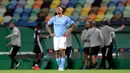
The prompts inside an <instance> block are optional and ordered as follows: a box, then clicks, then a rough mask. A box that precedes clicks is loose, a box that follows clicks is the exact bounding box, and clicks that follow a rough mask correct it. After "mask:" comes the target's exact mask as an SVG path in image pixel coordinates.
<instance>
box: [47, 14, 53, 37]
mask: <svg viewBox="0 0 130 73" xmlns="http://www.w3.org/2000/svg"><path fill="white" fill-rule="evenodd" d="M53 21H54V17H52V18H51V19H50V20H49V21H48V23H47V24H46V29H47V31H48V32H49V34H50V35H51V36H54V34H53V33H52V31H51V28H50V25H52V23H53Z"/></svg>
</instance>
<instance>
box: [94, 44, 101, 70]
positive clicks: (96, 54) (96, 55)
mask: <svg viewBox="0 0 130 73" xmlns="http://www.w3.org/2000/svg"><path fill="white" fill-rule="evenodd" d="M99 50H100V46H97V47H96V49H95V58H96V69H97V68H98V53H99Z"/></svg>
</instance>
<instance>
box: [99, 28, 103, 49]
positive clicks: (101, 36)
mask: <svg viewBox="0 0 130 73" xmlns="http://www.w3.org/2000/svg"><path fill="white" fill-rule="evenodd" d="M99 37H100V39H101V47H104V38H103V35H102V33H101V31H99Z"/></svg>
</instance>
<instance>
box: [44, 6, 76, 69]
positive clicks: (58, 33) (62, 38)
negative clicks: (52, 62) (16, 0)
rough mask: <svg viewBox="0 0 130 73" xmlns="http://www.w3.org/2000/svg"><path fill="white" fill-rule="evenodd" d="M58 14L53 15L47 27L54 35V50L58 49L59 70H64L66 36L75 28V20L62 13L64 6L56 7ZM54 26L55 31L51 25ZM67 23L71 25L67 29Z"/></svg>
mask: <svg viewBox="0 0 130 73" xmlns="http://www.w3.org/2000/svg"><path fill="white" fill-rule="evenodd" d="M56 12H57V15H56V16H54V17H52V18H51V19H50V20H49V21H48V23H47V24H46V28H47V30H48V32H49V33H50V35H51V36H53V37H54V38H53V43H54V50H55V51H56V61H57V64H58V67H59V68H58V69H59V71H63V70H64V64H65V49H66V43H67V41H66V37H67V36H69V35H70V33H71V31H72V30H73V29H74V28H75V24H74V22H73V21H72V20H71V19H70V18H69V17H68V16H65V15H63V14H62V12H63V9H62V7H60V6H58V7H57V8H56ZM52 24H53V26H54V33H52V31H51V29H50V25H52ZM67 24H69V25H70V26H71V27H70V28H69V31H67Z"/></svg>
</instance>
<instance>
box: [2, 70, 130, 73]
mask: <svg viewBox="0 0 130 73" xmlns="http://www.w3.org/2000/svg"><path fill="white" fill-rule="evenodd" d="M0 73H130V70H65V71H63V72H59V71H58V70H38V71H34V70H0Z"/></svg>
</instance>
